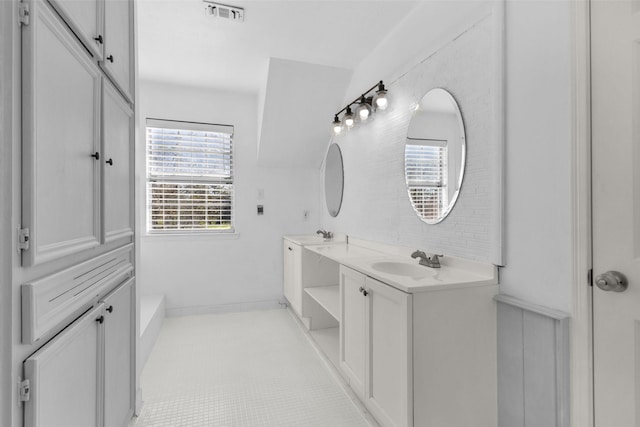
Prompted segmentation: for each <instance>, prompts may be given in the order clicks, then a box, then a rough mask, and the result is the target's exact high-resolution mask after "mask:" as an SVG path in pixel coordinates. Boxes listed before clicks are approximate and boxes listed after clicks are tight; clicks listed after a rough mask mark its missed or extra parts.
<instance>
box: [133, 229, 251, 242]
mask: <svg viewBox="0 0 640 427" xmlns="http://www.w3.org/2000/svg"><path fill="white" fill-rule="evenodd" d="M140 238H141V239H154V240H155V239H161V240H176V241H185V240H192V239H198V240H200V239H202V240H205V239H211V240H237V239H239V238H240V233H238V232H237V231H234V232H233V233H206V232H191V233H167V234H164V233H143V234H141V235H140Z"/></svg>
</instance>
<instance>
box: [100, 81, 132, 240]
mask: <svg viewBox="0 0 640 427" xmlns="http://www.w3.org/2000/svg"><path fill="white" fill-rule="evenodd" d="M102 94H103V95H102V99H103V123H104V125H103V129H102V134H103V139H102V141H103V149H102V151H103V152H104V156H103V157H104V159H101V161H102V162H103V163H102V166H103V180H102V188H103V191H102V193H103V195H104V196H103V197H104V198H103V206H104V237H103V239H104V242H105V243H109V242H111V241H114V240H117V239H120V238H124V237H129V236H132V235H133V228H132V226H131V217H132V212H131V199H132V194H131V189H132V188H133V181H132V179H131V177H132V175H133V174H132V170H131V167H132V164H131V159H132V154H131V152H132V150H131V148H132V144H131V141H132V136H133V110H132V109H131V108H130V107H129V104H128V103H127V102H125V100H124V99H123V98H122V96H120V94H119V93H118V92H117V91H116V89H115V88H114V87H113V86H112V85H111V83H109V82H108V81H106V80H104V81H103V91H102Z"/></svg>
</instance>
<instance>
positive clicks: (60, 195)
mask: <svg viewBox="0 0 640 427" xmlns="http://www.w3.org/2000/svg"><path fill="white" fill-rule="evenodd" d="M22 28H23V29H22V31H23V33H22V36H23V37H22V43H23V48H22V67H23V73H22V76H23V77H22V106H23V112H22V113H23V114H22V117H23V129H22V134H23V156H22V158H23V198H22V200H23V207H22V215H23V218H22V226H23V227H24V228H28V229H29V231H30V238H29V248H28V249H27V250H25V251H24V252H23V265H25V266H29V265H34V264H39V263H42V262H45V261H50V260H54V259H58V258H61V257H63V256H66V255H70V254H73V253H78V252H81V251H84V250H87V249H89V248H92V247H95V246H98V245H99V244H100V237H101V236H100V186H99V178H100V164H101V161H100V160H101V159H102V156H100V153H99V149H100V71H99V69H98V68H97V66H96V65H95V64H94V63H93V62H92V61H91V58H90V57H89V56H88V55H87V54H86V52H85V50H84V48H83V47H82V46H81V45H80V44H79V43H78V42H77V40H76V39H75V38H74V37H73V35H72V34H70V32H69V31H68V30H67V28H65V26H64V25H63V24H62V22H61V21H60V20H59V19H58V18H57V16H55V14H54V12H53V11H52V10H51V9H50V8H49V7H48V6H47V5H46V4H45V3H42V2H33V3H32V8H31V22H30V24H29V25H25V26H23V27H22ZM99 159H100V160H99Z"/></svg>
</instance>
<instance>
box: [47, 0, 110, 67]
mask: <svg viewBox="0 0 640 427" xmlns="http://www.w3.org/2000/svg"><path fill="white" fill-rule="evenodd" d="M51 3H52V4H53V6H54V7H55V8H56V9H57V10H58V11H59V12H60V14H61V15H62V16H64V18H65V20H66V21H67V23H68V24H69V26H71V28H73V31H74V32H75V33H76V34H78V35H79V37H80V38H81V39H82V41H83V42H84V44H85V45H86V46H87V48H89V50H91V53H92V54H94V55H96V57H97V58H98V59H102V46H103V43H104V31H103V25H102V14H103V11H102V8H103V2H102V1H98V0H53V1H52V2H51Z"/></svg>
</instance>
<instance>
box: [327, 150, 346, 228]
mask: <svg viewBox="0 0 640 427" xmlns="http://www.w3.org/2000/svg"><path fill="white" fill-rule="evenodd" d="M343 188H344V170H343V168H342V152H341V151H340V147H338V145H337V144H331V145H330V146H329V151H327V157H326V159H325V164H324V196H325V201H326V203H327V210H328V211H329V215H331V216H338V212H340V206H342V190H343Z"/></svg>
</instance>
